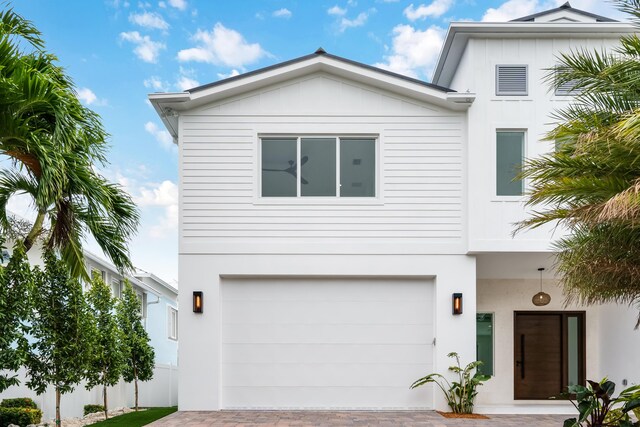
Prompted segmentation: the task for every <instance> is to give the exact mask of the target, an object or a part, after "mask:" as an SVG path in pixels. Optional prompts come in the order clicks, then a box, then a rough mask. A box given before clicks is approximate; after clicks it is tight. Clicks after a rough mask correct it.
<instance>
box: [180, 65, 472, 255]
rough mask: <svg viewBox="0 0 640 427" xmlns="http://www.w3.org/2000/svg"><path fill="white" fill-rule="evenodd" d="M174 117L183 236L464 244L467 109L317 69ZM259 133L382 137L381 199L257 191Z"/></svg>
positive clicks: (202, 239) (220, 239) (217, 240)
mask: <svg viewBox="0 0 640 427" xmlns="http://www.w3.org/2000/svg"><path fill="white" fill-rule="evenodd" d="M310 99H313V101H314V102H309V100H310ZM180 120H181V125H180V147H181V151H182V152H181V154H182V160H181V168H182V175H181V179H182V182H181V190H182V192H181V208H182V209H181V220H182V221H181V238H182V242H183V243H189V242H193V243H198V244H199V243H207V244H208V242H211V243H214V242H215V243H217V244H225V243H233V242H239V243H247V242H255V243H264V244H270V243H275V242H280V243H283V242H286V243H290V242H298V243H300V244H304V243H306V242H314V243H323V242H326V243H337V242H336V239H342V240H343V241H345V242H349V243H354V242H362V243H364V244H369V243H370V242H373V241H375V242H376V243H379V242H385V241H391V240H393V241H394V243H396V244H397V243H400V244H401V242H402V241H407V242H412V243H416V242H426V243H435V244H441V243H453V244H457V243H459V242H461V239H462V236H463V230H462V216H463V215H462V212H463V195H462V191H463V171H462V168H463V155H464V147H463V141H464V138H465V135H464V132H465V131H464V127H465V122H464V113H458V112H450V111H446V110H443V109H442V108H440V107H437V106H433V105H429V104H426V103H423V102H420V101H415V100H411V99H408V98H403V97H401V96H398V95H395V94H392V93H389V92H385V91H383V90H378V89H372V88H370V87H368V86H365V85H361V84H358V83H354V82H350V81H346V80H340V78H336V77H335V76H328V75H323V74H319V75H314V76H310V77H308V78H306V77H305V78H302V79H299V80H298V81H293V82H288V83H284V84H282V85H280V86H278V87H271V88H268V89H266V90H262V91H256V92H251V93H247V94H245V95H241V96H238V97H237V98H233V99H229V100H224V101H220V102H219V103H217V104H212V105H208V106H203V107H201V108H199V109H197V110H194V111H191V112H187V113H185V114H184V115H182V117H181V119H180ZM259 134H266V135H268V134H274V135H275V134H286V135H294V136H295V135H300V134H307V135H314V134H315V135H319V134H332V135H347V136H348V135H356V134H360V135H362V134H373V135H380V146H379V151H378V153H379V156H380V159H379V165H380V171H379V174H378V178H379V180H380V185H379V189H380V190H381V194H382V195H383V197H382V198H381V199H380V200H376V201H373V202H369V201H367V200H363V199H359V198H354V199H352V200H348V199H341V200H330V201H326V202H322V201H320V200H317V199H316V200H313V199H312V198H303V199H293V198H292V199H291V202H288V201H286V202H285V203H284V204H283V203H281V202H280V203H274V202H273V200H269V199H260V198H258V197H257V194H256V192H257V191H258V187H257V185H256V183H257V181H258V179H259V174H260V171H259V158H258V153H257V149H258V142H257V139H258V135H259Z"/></svg>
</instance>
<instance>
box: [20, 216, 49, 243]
mask: <svg viewBox="0 0 640 427" xmlns="http://www.w3.org/2000/svg"><path fill="white" fill-rule="evenodd" d="M45 216H46V213H45V212H44V211H38V216H37V217H36V220H35V221H34V222H33V227H31V230H30V231H29V234H27V237H25V238H24V242H23V244H24V251H25V252H29V249H31V247H32V246H33V244H34V243H35V241H36V239H37V238H38V235H39V234H40V233H41V232H42V224H44V218H45Z"/></svg>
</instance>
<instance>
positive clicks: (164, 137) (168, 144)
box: [144, 122, 177, 152]
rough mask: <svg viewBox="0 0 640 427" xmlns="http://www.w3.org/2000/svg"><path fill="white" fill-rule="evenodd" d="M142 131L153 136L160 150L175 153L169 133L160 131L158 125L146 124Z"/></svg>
mask: <svg viewBox="0 0 640 427" xmlns="http://www.w3.org/2000/svg"><path fill="white" fill-rule="evenodd" d="M144 130H146V131H147V132H148V133H150V134H151V135H153V137H154V138H155V139H156V141H158V142H159V143H160V145H161V146H162V148H164V149H165V150H167V151H174V152H175V151H177V149H176V146H175V144H174V143H173V137H172V136H171V134H170V133H169V132H167V131H166V130H164V129H160V128H159V127H158V125H156V124H155V123H153V122H147V123H145V125H144Z"/></svg>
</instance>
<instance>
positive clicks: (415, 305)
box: [225, 300, 431, 324]
mask: <svg viewBox="0 0 640 427" xmlns="http://www.w3.org/2000/svg"><path fill="white" fill-rule="evenodd" d="M265 303H266V301H244V302H243V301H229V302H228V303H227V304H226V305H225V310H226V314H225V321H226V322H229V323H243V322H246V321H247V319H250V318H256V317H257V318H258V319H260V320H268V322H269V323H288V322H290V321H291V319H300V320H301V322H302V323H319V322H322V323H334V324H342V323H356V324H357V323H367V322H368V321H370V319H372V318H375V319H377V320H378V323H391V324H406V323H410V322H416V321H419V322H420V323H428V322H429V321H430V320H431V318H430V314H431V313H430V312H429V311H426V310H425V307H424V306H423V303H422V302H421V301H416V300H403V301H400V300H394V301H354V300H352V301H302V300H292V301H269V302H268V304H265ZM354 304H357V306H358V310H357V311H356V310H353V307H354ZM261 323H262V322H261Z"/></svg>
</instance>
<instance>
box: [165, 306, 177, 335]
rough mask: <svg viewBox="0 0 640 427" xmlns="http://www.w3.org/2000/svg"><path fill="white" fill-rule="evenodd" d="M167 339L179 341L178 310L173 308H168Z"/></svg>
mask: <svg viewBox="0 0 640 427" xmlns="http://www.w3.org/2000/svg"><path fill="white" fill-rule="evenodd" d="M174 316H175V317H174ZM174 318H175V322H174V321H173V320H174ZM174 332H175V333H174ZM167 338H169V339H170V340H172V341H178V309H177V308H175V307H172V306H168V307H167Z"/></svg>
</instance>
